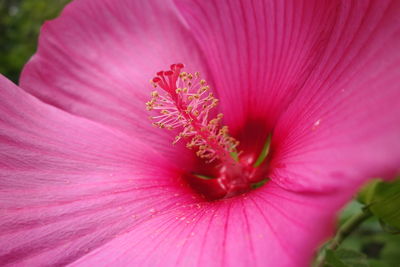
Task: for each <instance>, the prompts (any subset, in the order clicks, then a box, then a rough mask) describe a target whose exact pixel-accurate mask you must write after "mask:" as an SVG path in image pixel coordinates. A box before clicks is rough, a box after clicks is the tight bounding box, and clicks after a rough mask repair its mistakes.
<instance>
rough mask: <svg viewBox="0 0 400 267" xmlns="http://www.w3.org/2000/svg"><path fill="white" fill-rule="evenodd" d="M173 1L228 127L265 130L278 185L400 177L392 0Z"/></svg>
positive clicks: (396, 10) (399, 92)
mask: <svg viewBox="0 0 400 267" xmlns="http://www.w3.org/2000/svg"><path fill="white" fill-rule="evenodd" d="M175 2H176V3H177V6H178V9H179V10H180V11H181V12H182V14H183V16H184V17H185V18H186V20H187V22H188V24H189V25H190V27H191V29H192V31H193V32H195V33H196V34H195V36H196V38H197V40H198V42H199V44H200V48H201V49H202V51H204V54H205V55H206V57H207V60H208V62H209V65H210V69H211V72H212V73H213V76H214V77H215V80H214V82H215V85H216V89H217V90H218V94H219V96H220V99H221V105H222V108H223V110H224V113H225V115H226V118H227V119H228V121H229V124H230V125H236V127H241V126H242V125H243V124H244V123H248V121H251V120H252V119H253V120H254V119H257V120H258V121H260V120H261V121H264V123H265V124H267V125H268V126H267V128H268V127H269V128H270V129H273V131H274V133H273V141H272V142H273V144H272V147H273V150H274V151H273V152H274V156H273V157H274V161H273V167H272V168H271V169H273V173H272V174H271V178H273V179H274V180H275V181H276V182H277V183H279V184H281V185H282V186H285V187H286V188H291V189H296V190H299V189H302V190H321V189H325V190H327V189H328V188H329V189H333V188H337V187H342V186H351V187H353V186H355V185H359V184H360V183H361V182H363V181H365V180H366V179H368V178H372V177H376V176H385V177H393V175H395V174H396V173H399V172H400V169H399V168H400V167H399V166H400V142H399V136H400V69H399V67H398V66H399V64H400V54H399V53H398V50H399V47H400V39H399V36H400V34H399V33H400V23H399V18H398V17H399V16H398V14H400V2H399V1H395V0H393V1H390V0H387V1H386V0H385V1H379V2H377V1H257V0H255V1H244V0H238V1H198V0H193V1H192V0H175ZM204 40H208V42H204ZM324 186H326V187H324ZM353 188H354V187H353Z"/></svg>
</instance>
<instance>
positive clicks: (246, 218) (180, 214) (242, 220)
mask: <svg viewBox="0 0 400 267" xmlns="http://www.w3.org/2000/svg"><path fill="white" fill-rule="evenodd" d="M337 200H338V199H334V198H332V197H326V196H325V197H318V196H317V197H316V196H302V195H299V194H296V193H290V192H287V191H284V190H282V189H281V188H280V187H278V186H276V185H274V184H272V183H271V184H269V185H267V187H266V188H265V190H260V191H257V192H255V193H254V194H251V195H249V196H248V197H244V198H243V197H240V198H236V199H228V200H225V201H220V202H215V203H197V204H195V203H194V204H191V205H186V206H184V205H178V206H177V209H176V210H173V211H170V212H167V213H164V214H160V215H157V216H156V217H154V219H153V220H152V221H150V222H148V223H146V224H142V225H140V226H139V227H137V228H136V229H135V230H134V231H132V232H130V233H127V234H126V235H123V236H120V237H117V238H116V239H114V240H113V241H111V242H109V243H107V244H106V245H105V246H103V247H101V248H99V249H97V250H95V251H93V252H91V253H89V254H88V255H86V256H84V257H82V258H81V259H79V260H78V261H77V262H76V263H75V264H73V265H72V266H166V267H167V266H210V267H213V266H278V267H283V266H293V267H298V266H308V265H309V262H310V260H311V257H312V254H313V249H314V248H315V247H316V246H317V245H318V244H319V243H320V241H321V240H322V239H324V238H326V237H327V236H328V234H330V231H331V229H332V221H333V215H334V213H333V210H335V209H336V208H337V206H335V205H332V204H331V203H337V202H338V201H337ZM327 203H329V204H327Z"/></svg>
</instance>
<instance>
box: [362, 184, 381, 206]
mask: <svg viewBox="0 0 400 267" xmlns="http://www.w3.org/2000/svg"><path fill="white" fill-rule="evenodd" d="M380 183H382V180H381V179H374V180H372V181H371V182H369V183H368V184H366V185H364V186H363V187H362V188H361V190H360V192H359V193H358V195H357V200H358V201H359V202H361V203H362V204H365V205H368V204H370V203H371V201H372V200H373V198H374V193H375V189H376V187H377V185H379V184H380Z"/></svg>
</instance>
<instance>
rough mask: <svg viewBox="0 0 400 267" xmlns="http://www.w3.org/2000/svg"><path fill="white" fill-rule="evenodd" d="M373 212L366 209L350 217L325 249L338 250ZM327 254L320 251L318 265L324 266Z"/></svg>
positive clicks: (318, 266)
mask: <svg viewBox="0 0 400 267" xmlns="http://www.w3.org/2000/svg"><path fill="white" fill-rule="evenodd" d="M371 216H372V213H371V212H370V211H369V210H368V209H364V210H363V211H361V212H360V213H357V214H355V215H353V216H352V217H350V219H348V220H347V221H346V222H345V223H344V224H343V225H342V226H341V227H340V228H339V230H338V231H337V232H336V235H335V236H334V237H333V238H332V240H331V241H329V243H328V244H327V245H326V247H325V248H324V251H326V250H336V249H337V248H338V247H339V246H340V244H341V243H342V242H343V240H345V239H346V237H348V236H349V235H350V234H351V233H352V232H353V231H354V230H355V229H357V228H358V226H360V225H361V224H362V223H363V222H364V221H365V220H367V219H368V218H370V217H371ZM325 254H326V253H324V252H322V253H320V256H319V257H318V258H317V260H316V262H315V266H316V267H322V266H324V263H325Z"/></svg>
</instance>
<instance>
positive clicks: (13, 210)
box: [0, 76, 191, 266]
mask: <svg viewBox="0 0 400 267" xmlns="http://www.w3.org/2000/svg"><path fill="white" fill-rule="evenodd" d="M0 91H1V98H0V129H1V130H0V213H1V221H0V262H1V263H2V265H13V266H15V265H18V266H43V265H52V266H55V265H62V264H67V263H68V262H72V261H75V260H76V259H77V258H79V257H81V256H82V255H83V254H86V253H88V251H90V250H93V249H95V248H96V247H99V246H101V245H103V244H104V243H106V242H107V241H109V240H111V239H113V238H115V236H116V235H118V234H121V233H123V232H126V231H128V230H130V229H131V228H132V227H134V226H135V225H137V224H139V223H142V222H144V221H146V220H149V219H150V218H151V216H152V210H151V208H153V207H155V206H156V207H157V209H158V210H162V209H164V208H166V207H167V206H173V205H174V204H175V201H172V200H171V199H173V198H176V197H174V195H175V194H182V192H186V191H187V189H186V188H184V187H182V185H181V180H180V179H179V170H177V169H176V168H175V167H173V166H171V165H170V163H168V162H166V161H165V160H163V157H162V156H161V155H160V154H158V153H157V152H155V151H154V150H152V149H151V148H150V147H148V146H145V145H143V144H142V143H140V142H139V141H138V140H134V139H131V138H129V137H128V136H126V135H124V134H121V133H120V132H119V131H115V130H110V129H108V128H106V127H104V126H102V125H100V124H97V123H93V122H91V121H88V120H87V119H83V118H80V117H76V116H73V115H70V114H68V113H65V112H64V111H61V110H58V109H57V108H54V107H52V106H49V105H47V104H44V103H41V102H40V101H39V100H37V99H36V98H34V97H33V96H31V95H28V94H27V93H26V92H24V91H23V90H21V89H19V88H18V87H16V86H15V85H13V84H12V83H11V82H9V81H7V80H6V79H5V78H4V77H2V76H0ZM186 195H188V194H186ZM188 198H189V195H188ZM190 199H191V198H190Z"/></svg>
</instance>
